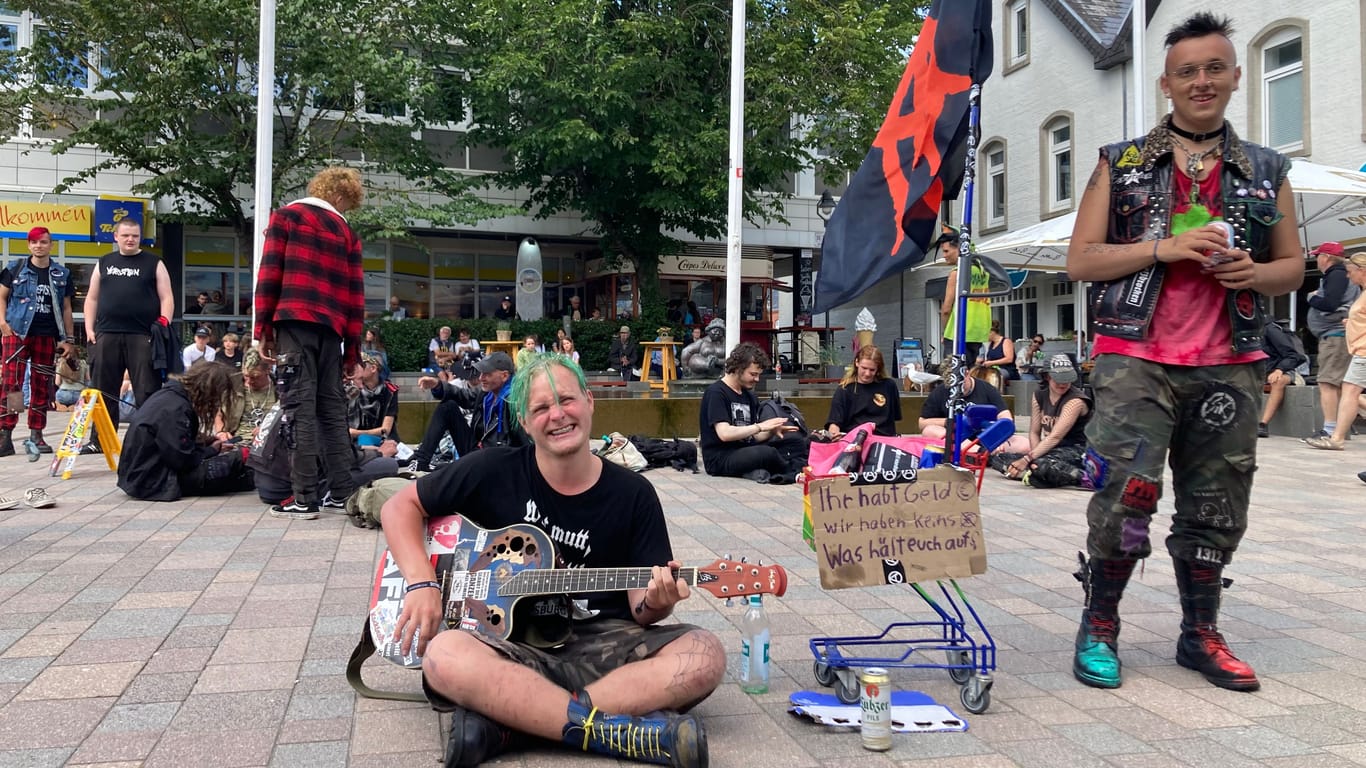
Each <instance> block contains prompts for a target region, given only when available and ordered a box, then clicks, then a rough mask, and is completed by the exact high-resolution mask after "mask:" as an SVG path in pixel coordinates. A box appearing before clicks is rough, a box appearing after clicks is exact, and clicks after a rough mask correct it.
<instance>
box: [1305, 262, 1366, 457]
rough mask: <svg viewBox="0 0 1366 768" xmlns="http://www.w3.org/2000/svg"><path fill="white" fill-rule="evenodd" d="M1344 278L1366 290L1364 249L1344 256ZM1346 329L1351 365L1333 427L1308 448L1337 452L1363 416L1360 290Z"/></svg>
mask: <svg viewBox="0 0 1366 768" xmlns="http://www.w3.org/2000/svg"><path fill="white" fill-rule="evenodd" d="M1345 265H1346V268H1347V276H1348V278H1349V279H1350V280H1351V281H1352V284H1353V285H1355V286H1357V288H1358V289H1362V288H1366V250H1362V251H1357V252H1355V253H1352V254H1350V255H1348V257H1347V259H1346V262H1345ZM1343 327H1344V329H1345V330H1346V340H1347V351H1348V352H1349V353H1351V355H1352V362H1351V363H1349V364H1348V365H1347V372H1346V373H1345V374H1343V376H1342V393H1341V396H1340V397H1339V398H1338V413H1337V418H1336V419H1335V421H1336V422H1337V425H1336V426H1335V427H1334V429H1333V431H1332V432H1331V433H1329V434H1328V435H1325V436H1321V437H1312V438H1310V439H1308V440H1306V441H1305V443H1306V444H1307V445H1308V446H1309V447H1310V448H1318V449H1320V450H1330V451H1341V450H1342V449H1343V448H1344V447H1345V445H1346V443H1347V438H1348V436H1349V435H1351V430H1352V423H1353V422H1355V421H1356V419H1357V416H1363V417H1366V402H1363V398H1362V396H1361V393H1362V392H1363V390H1366V291H1360V292H1359V293H1358V294H1357V297H1356V300H1355V301H1353V302H1352V306H1351V308H1350V309H1349V310H1348V312H1347V319H1346V320H1345V321H1344V323H1343Z"/></svg>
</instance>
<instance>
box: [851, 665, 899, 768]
mask: <svg viewBox="0 0 1366 768" xmlns="http://www.w3.org/2000/svg"><path fill="white" fill-rule="evenodd" d="M858 680H859V709H860V710H861V715H860V716H861V719H862V721H863V748H864V749H870V750H873V751H876V752H885V751H887V750H889V749H891V748H892V680H891V677H889V676H888V674H887V670H885V669H881V668H877V667H870V668H868V669H865V670H863V671H862V672H861V673H859V676H858Z"/></svg>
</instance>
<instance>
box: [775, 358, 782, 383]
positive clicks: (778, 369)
mask: <svg viewBox="0 0 1366 768" xmlns="http://www.w3.org/2000/svg"><path fill="white" fill-rule="evenodd" d="M773 378H775V379H777V380H778V381H782V380H783V362H782V361H781V360H774V361H773Z"/></svg>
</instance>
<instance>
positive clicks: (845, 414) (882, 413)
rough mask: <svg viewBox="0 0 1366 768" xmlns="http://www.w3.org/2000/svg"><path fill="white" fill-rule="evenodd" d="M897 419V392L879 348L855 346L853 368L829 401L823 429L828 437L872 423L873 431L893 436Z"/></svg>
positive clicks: (899, 395) (898, 406)
mask: <svg viewBox="0 0 1366 768" xmlns="http://www.w3.org/2000/svg"><path fill="white" fill-rule="evenodd" d="M900 419H901V393H900V392H899V391H898V390H897V386H896V379H892V378H889V377H888V376H887V365H886V363H884V362H883V360H882V350H880V349H878V348H877V347H875V346H873V345H871V344H868V345H865V346H862V347H859V351H858V354H857V355H855V356H854V367H853V368H851V369H850V371H849V372H848V373H846V374H845V375H844V379H843V380H842V381H840V386H839V389H836V390H835V396H834V398H833V399H832V400H831V401H830V418H828V419H826V420H825V424H826V426H825V431H826V432H828V433H829V434H830V436H831V437H832V438H834V437H839V436H840V435H842V434H844V433H845V432H848V431H849V430H851V429H853V428H855V427H857V426H858V425H860V424H867V423H868V422H870V421H871V422H872V423H873V424H874V425H875V427H874V429H873V434H877V435H883V436H886V437H893V436H895V435H896V434H897V430H896V423H897V421H899V420H900Z"/></svg>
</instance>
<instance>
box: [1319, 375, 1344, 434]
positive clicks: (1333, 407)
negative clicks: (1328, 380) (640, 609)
mask: <svg viewBox="0 0 1366 768" xmlns="http://www.w3.org/2000/svg"><path fill="white" fill-rule="evenodd" d="M1341 394H1342V388H1341V387H1339V386H1338V385H1337V384H1325V383H1323V382H1319V410H1321V411H1323V423H1325V424H1328V423H1330V422H1332V421H1333V419H1335V418H1337V415H1338V398H1339V397H1340V396H1341Z"/></svg>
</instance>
